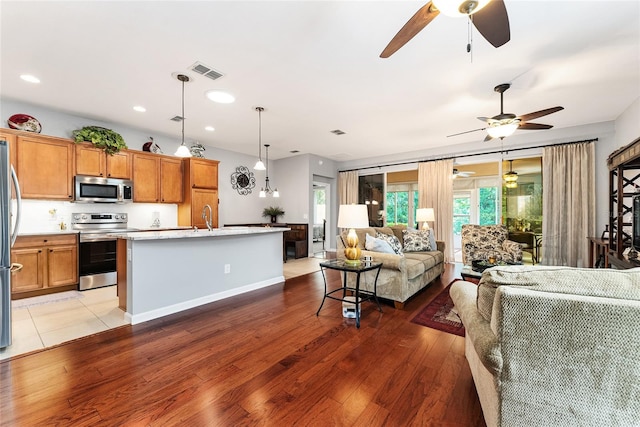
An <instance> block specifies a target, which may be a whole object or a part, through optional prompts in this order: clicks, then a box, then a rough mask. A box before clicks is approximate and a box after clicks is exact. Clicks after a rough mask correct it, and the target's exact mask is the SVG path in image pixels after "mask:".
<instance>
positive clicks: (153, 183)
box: [133, 153, 182, 203]
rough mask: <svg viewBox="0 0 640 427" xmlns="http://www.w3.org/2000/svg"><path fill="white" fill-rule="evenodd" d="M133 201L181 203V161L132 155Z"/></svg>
mask: <svg viewBox="0 0 640 427" xmlns="http://www.w3.org/2000/svg"><path fill="white" fill-rule="evenodd" d="M133 201H134V202H147V203H160V202H162V203H180V202H182V159H179V158H174V157H169V156H161V155H158V154H145V153H134V154H133Z"/></svg>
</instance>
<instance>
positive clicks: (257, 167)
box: [253, 107, 266, 197]
mask: <svg viewBox="0 0 640 427" xmlns="http://www.w3.org/2000/svg"><path fill="white" fill-rule="evenodd" d="M256 111H257V112H258V161H257V162H256V165H255V166H254V167H253V168H254V169H255V170H257V171H263V170H265V169H266V167H265V165H264V163H262V112H263V111H264V108H263V107H256ZM261 193H262V192H261ZM260 197H264V196H260Z"/></svg>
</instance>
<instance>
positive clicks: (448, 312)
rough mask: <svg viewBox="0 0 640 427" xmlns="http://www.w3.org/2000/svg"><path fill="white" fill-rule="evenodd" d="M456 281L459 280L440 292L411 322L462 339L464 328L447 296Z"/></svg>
mask: <svg viewBox="0 0 640 427" xmlns="http://www.w3.org/2000/svg"><path fill="white" fill-rule="evenodd" d="M457 280H460V279H456V280H454V281H453V282H451V283H449V286H447V287H446V288H445V289H444V290H443V291H442V292H440V294H438V296H437V297H435V299H433V301H431V302H430V303H429V304H427V305H426V306H424V307H423V308H422V309H421V310H420V311H419V312H418V314H416V316H415V317H414V318H413V319H411V322H412V323H416V324H418V325H422V326H426V327H428V328H432V329H437V330H439V331H444V332H448V333H450V334H454V335H458V336H461V337H463V336H464V326H463V325H462V321H461V320H460V317H458V313H457V312H456V309H455V307H454V306H453V301H452V300H451V297H450V296H449V289H450V288H451V285H452V284H453V283H454V282H456V281H457Z"/></svg>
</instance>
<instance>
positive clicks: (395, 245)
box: [376, 231, 404, 255]
mask: <svg viewBox="0 0 640 427" xmlns="http://www.w3.org/2000/svg"><path fill="white" fill-rule="evenodd" d="M376 239H382V240H384V241H386V242H387V243H389V244H390V245H391V248H392V249H393V251H394V252H395V253H397V254H398V255H404V254H403V253H402V244H401V243H400V240H399V239H398V238H397V237H396V236H394V235H392V234H384V233H381V232H379V231H376Z"/></svg>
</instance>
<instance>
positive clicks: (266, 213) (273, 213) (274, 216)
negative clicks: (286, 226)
mask: <svg viewBox="0 0 640 427" xmlns="http://www.w3.org/2000/svg"><path fill="white" fill-rule="evenodd" d="M280 215H284V211H283V210H282V208H280V207H278V206H269V207H268V208H264V210H263V211H262V216H263V217H271V223H276V222H278V217H279V216H280Z"/></svg>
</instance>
